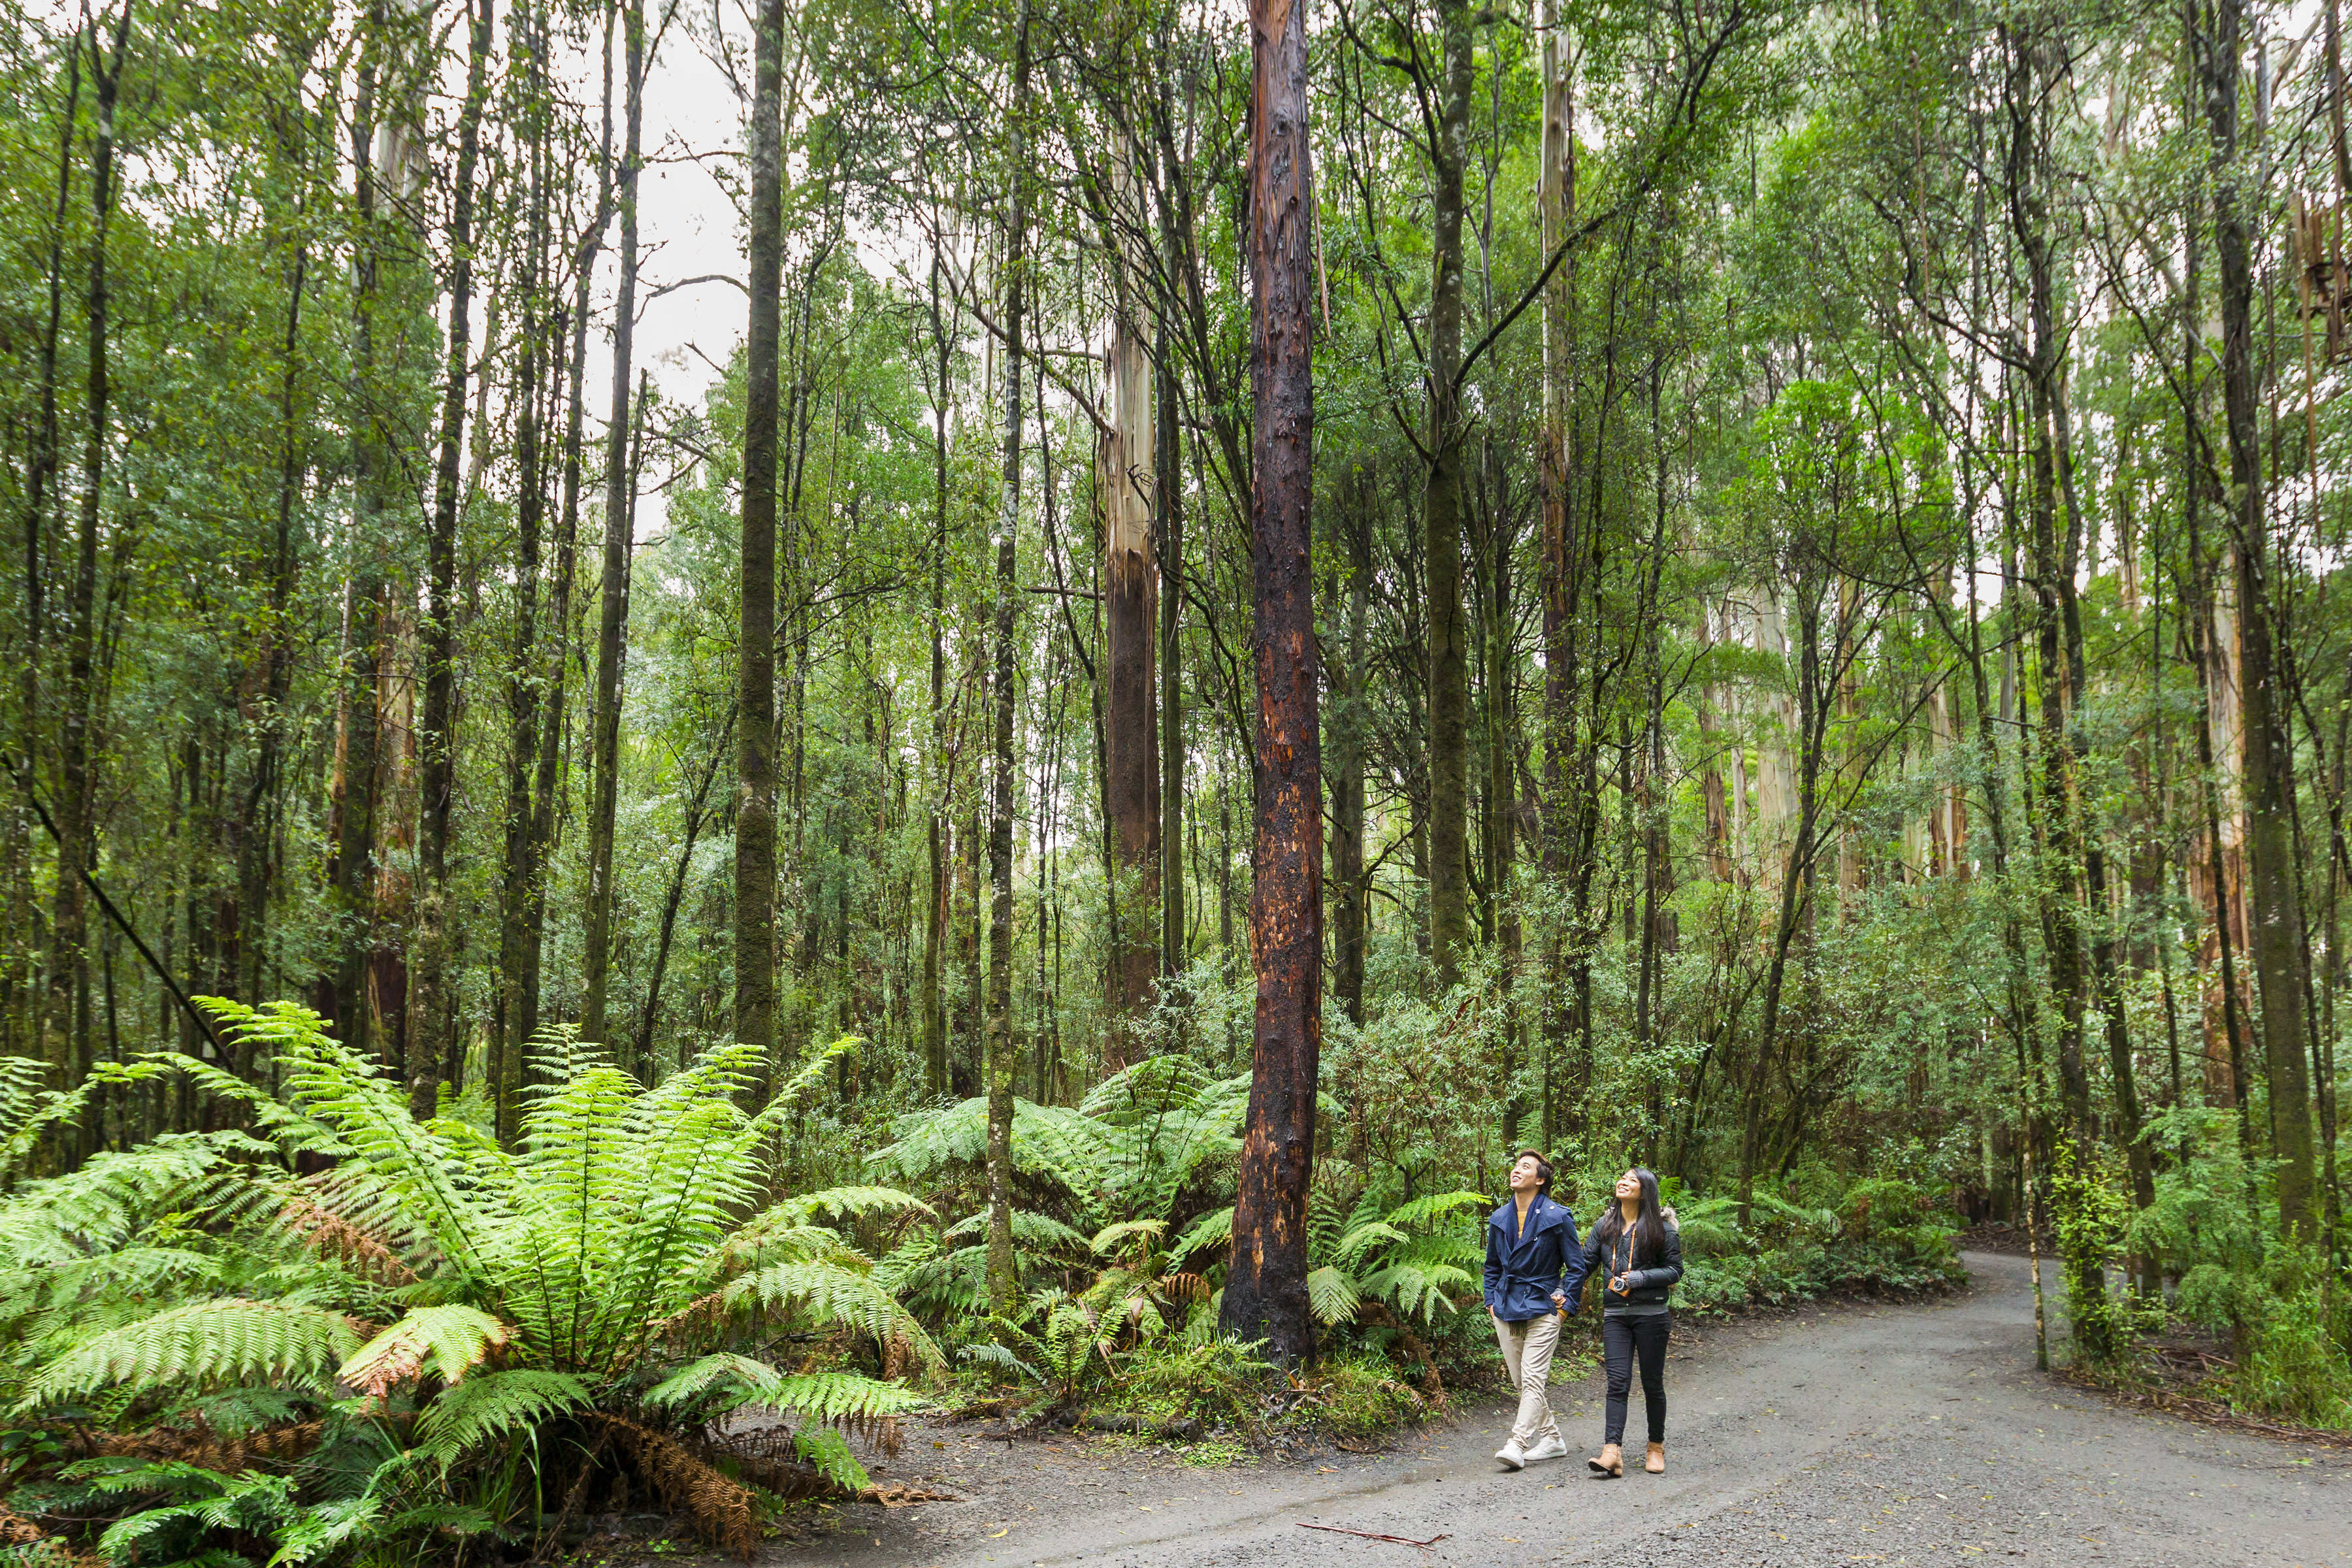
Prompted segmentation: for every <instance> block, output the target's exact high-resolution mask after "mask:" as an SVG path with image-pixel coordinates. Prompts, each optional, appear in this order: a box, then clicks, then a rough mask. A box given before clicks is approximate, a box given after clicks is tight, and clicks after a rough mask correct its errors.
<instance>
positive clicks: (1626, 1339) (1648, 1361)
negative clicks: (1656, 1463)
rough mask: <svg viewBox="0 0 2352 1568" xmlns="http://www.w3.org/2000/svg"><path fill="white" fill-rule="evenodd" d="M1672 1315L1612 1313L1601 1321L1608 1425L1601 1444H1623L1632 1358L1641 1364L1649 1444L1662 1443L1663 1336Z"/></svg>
mask: <svg viewBox="0 0 2352 1568" xmlns="http://www.w3.org/2000/svg"><path fill="white" fill-rule="evenodd" d="M1672 1321H1673V1315H1672V1314H1671V1313H1667V1312H1650V1313H1646V1314H1643V1315H1639V1316H1635V1315H1633V1314H1628V1313H1616V1314H1613V1315H1611V1316H1607V1317H1603V1318H1602V1319H1601V1360H1602V1361H1603V1362H1604V1363H1606V1365H1607V1366H1608V1368H1609V1403H1608V1406H1607V1409H1608V1425H1607V1427H1606V1428H1605V1430H1604V1431H1603V1433H1602V1435H1601V1441H1602V1442H1604V1443H1617V1444H1622V1443H1623V1442H1624V1441H1625V1396H1626V1395H1627V1394H1631V1393H1633V1358H1634V1357H1635V1356H1636V1355H1639V1356H1640V1357H1641V1361H1642V1403H1643V1405H1646V1406H1648V1411H1649V1416H1650V1441H1651V1442H1653V1443H1663V1442H1664V1441H1665V1440H1666V1334H1667V1331H1668V1330H1669V1328H1670V1327H1671V1325H1672Z"/></svg>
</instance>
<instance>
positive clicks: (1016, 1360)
mask: <svg viewBox="0 0 2352 1568" xmlns="http://www.w3.org/2000/svg"><path fill="white" fill-rule="evenodd" d="M956 1354H958V1355H960V1356H961V1357H962V1358H963V1359H964V1360H966V1361H974V1362H979V1363H982V1365H984V1366H1001V1367H1003V1368H1004V1369H1005V1370H1006V1371H1008V1372H1017V1373H1020V1374H1021V1375H1022V1376H1024V1377H1025V1378H1027V1379H1028V1380H1029V1381H1030V1382H1032V1383H1043V1382H1045V1379H1044V1378H1042V1377H1040V1376H1038V1375H1037V1369H1036V1368H1035V1367H1034V1366H1031V1365H1030V1364H1029V1363H1027V1362H1025V1361H1023V1360H1022V1359H1021V1358H1020V1357H1019V1356H1017V1355H1014V1354H1013V1352H1012V1350H1011V1349H1010V1348H1008V1347H1007V1346H1004V1345H1000V1344H990V1343H983V1344H976V1345H966V1346H964V1347H963V1348H962V1349H961V1350H960V1351H958V1352H956Z"/></svg>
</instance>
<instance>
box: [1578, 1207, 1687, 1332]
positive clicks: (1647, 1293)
mask: <svg viewBox="0 0 2352 1568" xmlns="http://www.w3.org/2000/svg"><path fill="white" fill-rule="evenodd" d="M1608 1218H1609V1216H1608V1215H1605V1214H1604V1215H1602V1216H1601V1220H1600V1221H1599V1222H1596V1223H1595V1224H1594V1225H1593V1226H1592V1229H1591V1232H1590V1233H1589V1234H1588V1235H1587V1237H1586V1239H1585V1243H1584V1247H1583V1248H1582V1249H1581V1251H1580V1254H1579V1255H1578V1256H1577V1257H1576V1258H1573V1259H1571V1260H1570V1263H1569V1266H1568V1279H1567V1281H1566V1283H1565V1286H1564V1289H1566V1290H1567V1292H1568V1300H1569V1304H1570V1306H1574V1305H1575V1304H1576V1299H1577V1293H1578V1292H1579V1291H1580V1290H1582V1289H1584V1281H1585V1279H1587V1278H1588V1277H1589V1278H1591V1279H1598V1280H1599V1281H1600V1282H1601V1287H1600V1289H1601V1307H1602V1310H1604V1311H1605V1310H1607V1309H1609V1308H1611V1307H1663V1306H1664V1305H1665V1304H1666V1301H1667V1299H1668V1298H1669V1297H1671V1296H1672V1295H1673V1294H1674V1293H1675V1281H1676V1280H1678V1279H1681V1278H1682V1277H1683V1233H1682V1232H1681V1231H1679V1230H1677V1229H1675V1223H1674V1221H1672V1220H1668V1221H1666V1224H1665V1231H1666V1239H1665V1245H1664V1247H1662V1248H1661V1249H1659V1251H1658V1252H1657V1254H1656V1255H1655V1256H1652V1255H1648V1254H1644V1255H1643V1256H1642V1257H1638V1258H1637V1257H1635V1256H1634V1247H1633V1226H1617V1227H1615V1229H1616V1234H1615V1235H1614V1236H1612V1235H1609V1234H1607V1231H1608V1228H1609V1227H1608V1226H1607V1223H1606V1222H1607V1220H1608ZM1620 1274H1622V1275H1624V1276H1625V1282H1626V1286H1627V1289H1626V1292H1625V1294H1623V1295H1622V1296H1619V1295H1614V1294H1612V1292H1611V1291H1610V1289H1609V1281H1611V1280H1612V1279H1615V1278H1617V1276H1619V1275H1620Z"/></svg>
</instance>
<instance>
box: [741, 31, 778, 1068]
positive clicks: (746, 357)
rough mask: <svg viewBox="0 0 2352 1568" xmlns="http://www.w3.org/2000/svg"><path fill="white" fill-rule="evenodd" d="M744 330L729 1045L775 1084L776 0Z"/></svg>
mask: <svg viewBox="0 0 2352 1568" xmlns="http://www.w3.org/2000/svg"><path fill="white" fill-rule="evenodd" d="M753 62H754V63H753V68H752V88H751V126H750V128H749V132H748V134H747V141H748V142H749V145H750V151H751V272H750V279H749V281H750V284H751V321H750V325H749V327H748V329H747V331H746V333H745V337H744V349H743V363H744V374H745V388H744V395H743V525H742V545H741V549H742V559H741V562H740V579H741V580H740V585H739V586H740V595H741V611H740V616H741V619H740V625H739V626H738V627H737V631H736V637H735V661H736V678H735V725H736V729H735V1020H734V1022H735V1038H736V1039H737V1040H739V1041H740V1042H742V1043H743V1044H745V1045H749V1046H757V1047H759V1048H760V1049H761V1051H762V1052H763V1053H766V1054H767V1055H768V1057H769V1058H771V1059H770V1065H769V1069H768V1079H769V1081H770V1082H771V1083H773V1082H774V1080H775V1078H776V1072H775V1064H774V1062H773V1059H772V1058H773V1056H774V1052H775V1045H776V428H777V407H776V404H777V399H778V395H779V393H780V391H781V385H780V377H779V371H780V370H781V368H782V366H781V362H780V360H779V357H778V353H777V349H778V344H779V341H780V339H781V337H782V330H781V329H782V325H783V322H782V290H783V276H784V272H783V259H784V237H783V193H784V163H783V145H782V143H783V125H782V105H783V84H784V5H783V0H761V5H760V32H759V37H758V39H757V41H756V43H755V45H754V49H753Z"/></svg>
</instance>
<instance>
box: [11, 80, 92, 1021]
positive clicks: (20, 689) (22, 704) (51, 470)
mask: <svg viewBox="0 0 2352 1568" xmlns="http://www.w3.org/2000/svg"><path fill="white" fill-rule="evenodd" d="M80 108H81V39H80V37H79V35H76V36H75V37H73V38H72V40H71V41H70V42H68V44H67V46H66V103H65V112H64V114H63V115H62V116H60V118H59V121H58V199H57V203H56V205H55V206H54V207H53V208H52V210H51V213H50V217H49V245H48V259H47V282H48V290H49V310H48V319H47V321H46V322H45V323H44V324H43V326H42V330H41V381H40V405H41V412H40V419H39V423H38V424H37V425H36V426H34V432H33V453H32V459H31V461H30V462H29V463H28V464H27V465H26V476H25V631H24V640H23V641H22V642H21V643H20V644H19V645H18V647H17V655H16V657H17V661H18V662H17V687H16V700H17V705H18V712H17V715H16V719H17V723H18V725H19V729H18V731H17V746H16V750H17V760H18V762H19V763H20V764H21V765H22V766H23V768H24V769H25V778H26V781H27V782H29V781H30V780H31V779H33V778H34V777H35V776H36V775H37V773H38V772H39V769H38V766H37V759H38V757H39V755H40V749H41V658H42V645H43V642H44V640H45V639H46V637H47V627H46V626H45V625H44V616H45V614H46V609H45V602H46V593H47V577H48V574H47V568H46V565H45V563H44V562H43V559H42V551H43V547H42V543H41V540H42V530H43V528H44V527H45V525H46V524H47V520H48V487H49V484H50V482H51V481H52V480H53V479H56V477H57V472H58V445H59V443H58V333H59V331H60V330H61V329H62V327H63V325H64V321H65V284H66V278H65V235H66V219H67V214H68V211H69V209H70V207H71V205H72V201H73V163H74V160H73V151H74V142H75V139H76V132H77V131H78V129H79V125H78V117H79V111H80ZM30 816H31V807H30V803H28V802H27V803H19V804H18V805H16V806H14V807H13V808H11V809H10V811H9V812H8V814H7V825H8V826H7V832H8V844H7V850H8V856H7V871H8V905H9V907H8V931H9V933H10V938H9V946H10V952H9V953H8V955H7V957H6V959H5V971H0V973H5V974H6V976H7V995H6V997H5V1005H6V1008H7V1012H6V1026H7V1031H8V1038H7V1048H8V1049H10V1050H13V1051H16V1052H17V1053H18V1054H25V1053H26V1051H27V1049H28V1048H29V1050H30V1051H33V1052H37V1051H39V1050H40V1048H41V1047H40V1045H39V1043H38V1042H39V1039H40V1034H41V1022H40V1012H41V999H40V998H39V997H37V996H36V995H35V994H33V992H34V987H35V984H36V983H37V973H36V970H37V965H36V964H35V963H34V961H33V956H32V950H33V944H34V937H35V933H34V920H35V914H34V900H35V894H34V890H33V841H32V839H33V835H32V826H31V820H30ZM28 1041H29V1042H32V1043H31V1044H30V1046H29V1047H27V1046H26V1043H25V1042H28Z"/></svg>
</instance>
